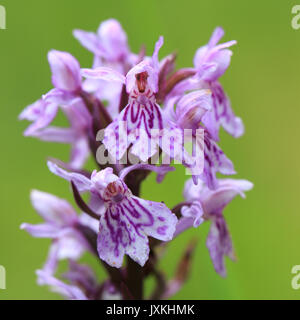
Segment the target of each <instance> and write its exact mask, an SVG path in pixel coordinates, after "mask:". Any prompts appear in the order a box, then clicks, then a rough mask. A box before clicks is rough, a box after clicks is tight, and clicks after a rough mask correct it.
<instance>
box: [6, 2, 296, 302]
mask: <svg viewBox="0 0 300 320" xmlns="http://www.w3.org/2000/svg"><path fill="white" fill-rule="evenodd" d="M0 4H1V5H4V6H5V7H6V10H7V30H0V47H1V49H0V57H1V59H0V70H1V75H0V88H1V89H0V90H1V97H0V104H1V126H0V133H1V141H2V143H1V145H2V151H1V160H0V161H1V190H0V197H1V202H0V205H1V218H0V265H3V266H5V267H6V270H7V290H0V299H56V298H58V296H57V295H55V294H52V293H50V292H49V290H48V288H46V287H38V286H37V284H36V276H35V273H34V272H35V269H37V268H40V267H41V266H42V264H43V263H44V260H45V258H46V255H47V250H48V245H49V241H48V240H39V239H34V238H31V237H30V236H29V235H28V234H27V233H25V232H24V231H20V230H19V225H20V224H21V223H22V222H32V223H35V222H39V221H40V218H39V217H38V216H37V214H36V213H35V212H34V210H33V209H32V208H31V205H30V202H29V192H30V190H31V189H32V188H35V189H39V190H42V191H47V192H50V193H54V194H56V195H58V196H61V197H65V198H67V199H69V200H71V198H72V197H71V194H70V192H69V189H68V187H67V184H66V183H65V181H63V180H62V179H59V178H57V177H55V176H53V175H52V174H50V173H49V172H48V170H47V167H46V163H45V159H46V157H47V156H53V157H57V158H61V159H63V160H67V158H68V152H69V148H68V147H65V146H63V145H55V144H51V143H42V142H40V141H38V140H34V139H31V138H24V137H23V136H22V132H23V130H24V129H25V128H26V126H27V123H26V122H18V120H17V116H18V114H19V113H20V112H21V110H22V109H23V108H24V107H25V106H26V105H28V104H29V103H31V102H33V101H35V100H36V99H37V98H39V97H40V96H41V94H43V93H46V92H47V91H48V90H49V89H50V88H51V81H50V71H49V67H48V63H47V60H46V55H47V52H48V50H50V49H52V48H54V49H57V50H65V51H69V52H71V53H72V54H74V55H75V56H76V57H77V58H78V59H79V61H80V63H81V65H82V66H83V67H89V66H91V63H92V55H91V54H90V53H89V52H87V51H85V50H84V49H83V48H82V47H81V46H80V45H79V43H78V42H77V41H76V40H75V39H73V37H72V33H71V32H72V30H73V29H74V28H80V29H84V30H96V28H97V27H98V25H99V23H100V22H101V21H102V20H104V19H107V18H111V17H114V18H116V19H119V20H120V22H121V23H122V25H123V27H124V28H125V30H126V31H127V33H128V37H129V43H130V46H131V48H132V49H133V51H135V52H137V51H138V49H139V48H140V45H141V44H145V45H146V46H147V48H148V53H151V52H152V49H153V45H154V43H155V41H156V40H157V38H158V36H159V35H160V34H162V35H164V36H165V45H164V47H163V49H162V50H161V56H163V55H165V54H167V53H169V52H172V51H174V50H176V51H177V52H178V67H183V66H192V58H193V55H194V53H195V50H196V49H197V48H198V47H199V46H200V45H203V44H205V43H206V42H207V40H208V39H209V37H210V35H211V32H212V31H213V29H214V28H215V27H216V26H218V25H220V26H222V27H223V28H224V29H225V31H226V38H225V40H232V39H236V40H238V45H237V46H235V47H234V48H233V51H234V56H233V59H232V64H231V67H230V68H229V70H228V72H227V73H226V75H225V76H224V77H223V79H222V83H223V85H224V87H225V90H226V91H227V92H228V94H229V96H230V98H231V100H232V104H233V108H234V110H235V112H236V114H237V115H239V116H241V117H242V118H243V120H244V122H245V125H246V134H245V135H244V136H243V137H242V138H241V139H238V140H234V139H233V138H231V137H230V136H228V135H227V134H225V133H223V134H222V141H221V146H222V148H223V150H224V151H225V152H226V153H227V155H228V156H229V158H231V159H232V161H233V162H234V164H235V167H236V170H237V171H238V177H239V178H246V179H249V180H251V181H253V182H254V184H255V188H254V190H253V191H251V192H249V193H248V194H247V199H246V200H242V199H236V200H235V201H233V202H232V203H231V204H230V206H229V207H227V209H226V211H225V215H226V219H227V221H228V224H229V228H230V231H231V233H232V237H233V242H234V246H235V250H236V255H237V257H238V261H237V262H236V263H233V262H231V261H229V260H228V261H226V264H227V269H228V276H227V278H226V279H222V278H221V277H219V276H218V275H217V274H216V273H215V272H214V270H213V267H212V264H211V261H210V259H209V256H208V252H207V249H206V247H205V238H206V235H207V232H208V224H205V225H204V226H201V228H199V229H197V230H191V231H190V232H189V233H187V234H185V235H184V236H182V237H180V238H178V239H177V240H176V241H174V242H173V243H172V245H171V246H170V250H169V251H168V253H167V255H166V256H165V257H164V260H163V261H162V266H163V269H164V270H165V271H166V273H167V274H169V275H172V273H173V272H174V269H175V265H176V263H177V261H178V259H179V257H180V256H181V254H182V251H183V249H184V247H185V245H186V244H187V242H188V240H189V238H192V237H198V238H199V240H200V241H199V245H198V248H197V251H196V255H195V263H194V265H193V269H192V274H191V278H190V280H189V282H188V283H186V285H185V286H184V287H183V289H182V291H181V292H180V293H179V294H177V295H176V296H175V298H178V299H298V298H300V291H296V290H293V289H292V287H291V279H292V274H291V268H292V266H293V265H297V264H300V249H299V245H300V233H299V229H300V215H299V178H300V171H299V168H298V164H299V155H300V152H299V150H298V146H299V137H300V134H299V116H300V108H299V102H300V93H299V92H300V90H299V76H300V55H299V52H300V30H299V31H296V30H293V29H292V27H291V19H292V14H291V9H292V7H293V6H294V5H295V4H297V3H295V1H287V0H281V1H270V0H269V1H261V0H252V1H247V2H246V1H233V0H226V1H212V0H210V1H202V0H193V1H192V0H187V1H174V0H172V1H171V0H163V1H158V0H151V1H147V2H146V1H135V0H134V1H133V0H127V1H101V0H100V1H99V0H97V1H96V0H85V1H71V0H64V1H61V0H43V1H38V0H26V1H16V0H15V1H12V0H9V1H8V0H6V1H5V0H2V1H0ZM154 178H155V177H154V176H150V177H149V179H148V180H147V181H146V183H145V184H144V186H143V195H144V197H145V198H147V199H150V200H158V201H161V200H164V201H165V202H166V203H167V205H169V206H170V207H171V206H173V205H175V204H176V203H177V202H178V201H179V200H180V199H181V197H182V195H181V192H182V185H183V183H184V180H185V179H187V176H185V175H184V171H183V170H178V172H176V173H172V174H169V175H168V177H167V179H166V181H165V183H164V184H162V185H159V186H157V185H156V184H155V179H154ZM84 259H85V260H86V261H88V262H90V263H92V264H93V265H94V266H95V267H97V266H98V265H97V262H96V261H94V260H93V259H91V258H89V257H85V258H84ZM103 275H104V274H103V272H102V270H99V277H103ZM148 286H151V281H150V283H149V285H148ZM148 290H149V288H148Z"/></svg>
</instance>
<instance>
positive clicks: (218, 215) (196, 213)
mask: <svg viewBox="0 0 300 320" xmlns="http://www.w3.org/2000/svg"><path fill="white" fill-rule="evenodd" d="M252 188H253V184H252V183H251V182H249V181H247V180H232V179H220V180H219V187H218V189H217V190H210V189H209V188H208V187H207V186H206V185H205V184H204V183H202V184H198V185H195V184H194V183H193V182H192V180H188V181H187V182H186V184H185V188H184V198H185V200H186V201H188V202H190V203H191V205H190V207H189V206H184V207H183V208H182V215H183V218H182V219H181V220H180V221H179V223H178V225H177V228H176V232H175V235H178V234H180V233H182V232H183V231H184V230H186V229H187V228H190V227H192V226H194V227H197V226H198V225H199V218H200V219H201V220H200V223H201V222H203V220H202V218H203V217H204V218H205V219H206V220H210V221H211V228H210V232H209V235H208V237H207V242H206V245H207V248H208V250H209V253H210V257H211V259H212V262H213V265H214V267H215V270H216V272H217V273H219V274H220V275H221V276H223V277H225V276H226V269H225V264H224V257H225V256H228V257H229V258H231V259H232V260H234V252H233V247H232V241H231V237H230V234H229V231H228V227H227V224H226V221H225V219H224V217H223V210H224V208H225V207H226V206H227V205H228V204H229V203H230V202H231V201H232V200H233V199H234V198H235V197H236V196H237V195H240V196H241V197H242V198H245V193H244V192H245V191H249V190H251V189H252Z"/></svg>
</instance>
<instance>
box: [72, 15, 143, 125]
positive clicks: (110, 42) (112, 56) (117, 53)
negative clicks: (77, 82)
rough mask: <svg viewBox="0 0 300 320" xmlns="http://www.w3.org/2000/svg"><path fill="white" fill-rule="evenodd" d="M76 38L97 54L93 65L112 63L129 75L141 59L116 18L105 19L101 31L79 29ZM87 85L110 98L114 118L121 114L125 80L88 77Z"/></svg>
mask: <svg viewBox="0 0 300 320" xmlns="http://www.w3.org/2000/svg"><path fill="white" fill-rule="evenodd" d="M73 34H74V36H75V38H76V39H77V40H78V41H79V42H80V43H81V44H82V45H83V46H84V47H85V48H86V49H88V50H89V51H91V52H92V53H93V54H94V55H95V58H94V64H93V69H96V68H99V67H109V68H111V69H114V70H116V71H118V72H120V73H121V74H123V75H125V74H126V73H127V72H128V70H129V69H131V68H132V67H133V66H134V65H135V64H136V63H137V62H138V56H137V55H136V54H133V53H131V52H130V49H129V47H128V42H127V35H126V33H125V31H124V30H123V28H122V26H121V24H120V23H119V22H118V21H117V20H115V19H108V20H106V21H104V22H102V23H101V24H100V26H99V29H98V31H97V33H93V32H86V31H82V30H75V31H74V32H73ZM83 89H84V90H85V91H87V92H91V93H93V94H94V95H95V96H96V97H97V98H98V99H99V100H102V101H106V102H107V104H108V108H107V110H108V112H109V114H110V115H111V117H112V119H115V118H117V116H118V112H119V104H120V94H121V91H122V84H121V83H116V82H108V81H103V80H101V79H86V80H85V81H84V82H83Z"/></svg>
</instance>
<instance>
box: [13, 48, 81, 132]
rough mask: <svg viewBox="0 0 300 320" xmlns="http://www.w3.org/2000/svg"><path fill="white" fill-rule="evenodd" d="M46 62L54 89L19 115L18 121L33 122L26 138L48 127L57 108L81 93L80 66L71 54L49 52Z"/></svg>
mask: <svg viewBox="0 0 300 320" xmlns="http://www.w3.org/2000/svg"><path fill="white" fill-rule="evenodd" d="M48 60H49V64H50V68H51V71H52V83H53V85H54V87H55V89H53V90H51V91H50V92H49V93H47V94H46V95H44V96H43V97H42V98H41V99H40V100H38V101H37V102H36V103H34V104H32V105H30V106H28V107H27V108H25V110H24V111H23V112H22V113H21V114H20V116H19V119H20V120H24V119H25V120H29V121H32V122H33V123H32V124H31V125H30V126H29V128H28V129H27V130H26V131H25V133H24V134H25V135H26V136H32V135H34V134H36V132H37V131H38V130H40V129H43V128H45V127H46V126H47V125H49V124H50V123H51V122H52V121H53V119H54V118H55V116H56V113H57V111H58V107H59V106H61V105H69V104H70V103H72V102H73V100H74V99H75V98H77V97H78V95H79V93H80V91H81V75H80V65H79V63H78V61H77V60H76V59H75V58H74V57H73V56H72V55H71V54H69V53H67V52H60V51H55V50H53V51H50V52H49V54H48Z"/></svg>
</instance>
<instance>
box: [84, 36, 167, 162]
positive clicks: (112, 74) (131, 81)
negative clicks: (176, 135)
mask: <svg viewBox="0 0 300 320" xmlns="http://www.w3.org/2000/svg"><path fill="white" fill-rule="evenodd" d="M162 45H163V38H162V37H160V39H159V41H158V42H157V43H156V45H155V49H154V53H153V56H152V58H151V59H145V60H144V61H142V62H141V63H139V64H138V65H136V66H135V67H134V68H132V69H131V70H130V71H129V72H128V73H127V75H126V77H125V76H123V75H122V74H121V73H119V72H117V71H115V70H113V69H109V68H106V67H100V68H97V69H94V70H89V69H83V70H82V75H83V76H84V77H86V78H90V79H101V80H106V81H114V82H117V83H123V84H126V89H127V92H128V94H129V103H128V105H127V106H126V107H125V108H124V110H123V111H122V112H121V113H120V114H119V116H118V118H117V119H115V121H114V122H113V123H111V124H110V125H109V126H108V127H107V128H106V130H105V136H104V140H103V143H104V145H105V146H106V148H107V149H108V150H109V151H110V154H111V155H112V156H113V158H115V159H117V160H120V159H121V158H122V156H123V155H124V153H125V152H126V150H127V148H128V146H129V145H130V144H131V143H132V144H133V147H132V150H131V152H132V153H133V154H134V155H136V156H138V157H139V158H140V159H141V160H142V161H146V160H147V159H149V158H150V157H152V156H153V155H154V154H155V153H156V152H157V143H158V139H157V137H156V138H154V137H153V135H151V130H153V129H156V130H158V131H159V132H158V134H159V133H160V131H161V130H163V129H164V119H163V116H162V111H161V109H160V106H159V105H158V104H157V103H156V99H155V93H157V92H158V75H159V61H158V52H159V49H160V48H161V46H162ZM152 132H153V131H152ZM156 133H157V132H156ZM126 136H127V139H124V138H123V137H126ZM116 139H117V143H116ZM148 142H150V144H151V145H148Z"/></svg>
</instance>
